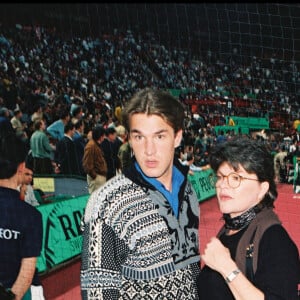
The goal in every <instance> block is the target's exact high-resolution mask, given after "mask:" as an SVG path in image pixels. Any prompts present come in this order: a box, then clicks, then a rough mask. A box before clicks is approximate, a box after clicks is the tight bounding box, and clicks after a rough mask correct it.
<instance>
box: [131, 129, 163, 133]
mask: <svg viewBox="0 0 300 300" xmlns="http://www.w3.org/2000/svg"><path fill="white" fill-rule="evenodd" d="M164 132H167V129H161V130H159V131H156V132H153V134H162V133H164ZM130 133H140V134H143V133H142V132H141V131H140V130H138V129H131V130H130Z"/></svg>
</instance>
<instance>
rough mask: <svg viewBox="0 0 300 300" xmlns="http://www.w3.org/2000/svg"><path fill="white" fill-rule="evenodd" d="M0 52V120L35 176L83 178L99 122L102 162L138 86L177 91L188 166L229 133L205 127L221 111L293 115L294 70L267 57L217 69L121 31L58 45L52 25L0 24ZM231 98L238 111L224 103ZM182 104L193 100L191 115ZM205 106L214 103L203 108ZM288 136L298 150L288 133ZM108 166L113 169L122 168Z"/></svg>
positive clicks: (232, 61) (280, 140)
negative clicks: (18, 140)
mask: <svg viewBox="0 0 300 300" xmlns="http://www.w3.org/2000/svg"><path fill="white" fill-rule="evenodd" d="M0 46H1V52H0V78H1V81H0V116H1V117H2V118H7V119H9V120H10V122H11V124H12V126H13V128H14V129H15V131H16V133H17V135H19V136H21V137H22V138H23V139H24V140H26V141H27V144H28V148H29V150H30V155H31V156H32V159H33V164H34V170H35V173H45V174H48V173H66V174H76V175H84V176H85V175H86V172H85V170H84V168H83V166H82V160H83V155H84V148H85V145H86V144H87V142H88V141H89V140H91V139H92V131H93V129H94V128H95V126H98V125H100V126H102V127H103V128H104V129H105V130H106V136H105V139H104V142H103V143H102V142H101V144H103V145H104V144H105V143H106V142H107V141H108V142H109V143H108V145H106V146H105V147H104V146H103V149H105V150H104V155H105V156H106V157H109V155H108V154H107V152H109V150H107V149H110V147H111V144H112V143H114V141H115V140H117V139H116V136H117V134H116V133H115V132H113V129H114V128H118V126H120V125H121V118H120V115H121V111H122V107H123V105H124V103H126V101H127V100H128V99H129V98H130V97H131V96H132V95H133V94H134V93H135V92H136V91H137V90H139V89H141V88H144V87H155V88H158V89H177V90H178V89H179V90H181V91H182V92H181V93H180V94H179V99H180V100H181V102H182V103H184V105H185V107H186V112H187V113H186V131H185V133H184V139H183V143H182V147H181V148H182V151H183V154H186V152H187V151H186V149H188V148H189V147H191V146H192V147H193V152H194V154H195V157H194V163H195V164H196V165H198V166H204V165H206V164H207V162H206V156H207V154H208V152H209V149H210V147H211V146H212V145H213V144H214V143H219V142H220V141H222V140H226V139H229V138H230V137H231V135H232V134H233V132H232V133H229V134H228V133H227V134H225V133H224V132H215V130H214V125H219V124H224V119H225V115H227V114H228V113H230V114H231V115H237V116H255V117H267V118H272V116H275V115H276V114H278V113H279V114H280V115H281V116H286V121H287V120H288V121H290V122H288V121H287V122H286V123H285V124H288V126H290V128H291V127H292V125H291V121H292V120H296V119H299V118H300V109H299V101H298V100H297V97H298V95H299V91H298V90H297V84H298V85H299V80H300V76H299V70H298V68H297V67H298V66H297V65H296V63H287V62H284V61H282V60H279V59H277V58H276V57H275V56H274V57H271V58H269V60H268V61H267V63H266V61H265V60H262V59H260V58H257V57H250V58H249V61H248V62H242V61H240V56H238V55H236V53H235V52H234V51H233V53H232V55H231V56H230V57H229V58H228V61H226V62H224V61H222V60H221V59H220V58H219V57H218V56H217V55H216V54H213V53H208V57H204V56H202V57H199V58H198V59H196V58H193V59H191V55H190V54H189V53H188V52H187V51H180V50H177V49H172V50H170V49H167V48H166V47H165V46H164V45H161V44H159V43H158V42H156V41H155V40H153V38H152V39H150V40H148V39H146V38H144V37H142V34H138V35H136V36H135V35H134V34H133V33H132V32H131V31H129V30H128V31H126V32H119V31H118V30H115V31H114V32H113V33H111V34H107V35H103V36H99V37H98V38H91V37H85V38H80V37H76V36H72V37H71V38H70V39H67V38H62V36H61V35H60V34H59V33H58V32H56V31H55V30H54V29H53V28H52V29H49V28H43V27H38V26H21V25H19V24H18V25H17V26H16V27H14V28H4V27H3V26H2V27H0ZM225 95H226V96H225ZM249 95H252V96H249ZM226 97H227V98H228V97H231V99H232V101H233V106H232V108H231V109H230V112H229V111H228V107H227V106H226V105H223V104H224V103H223V104H222V103H221V102H222V101H221V100H222V99H223V100H224V99H226ZM238 98H239V99H240V100H241V99H242V100H244V101H248V102H247V103H248V105H246V106H239V105H234V103H235V101H236V103H238ZM188 100H193V101H194V102H195V103H197V101H201V102H199V103H202V104H201V105H198V107H197V117H195V115H193V112H192V109H191V106H190V105H189V104H188V103H189V102H188ZM209 100H214V101H215V105H205V102H203V101H207V103H208V101H209ZM203 103H204V104H203ZM220 103H221V104H220ZM216 118H217V120H218V122H219V124H216V122H215V120H216ZM112 128H113V129H112ZM281 129H283V128H281ZM112 134H113V138H112V139H111V138H110V136H111V135H112ZM284 134H285V132H284V131H281V132H280V134H279V135H278V136H274V135H270V136H267V139H268V141H269V142H270V145H271V146H270V147H271V150H272V151H275V152H278V151H279V149H282V146H283V145H285V140H284V138H285V137H286V136H285V135H284ZM290 138H291V140H295V139H296V140H297V138H298V140H297V142H298V143H299V135H298V136H297V135H296V132H295V133H293V136H290ZM123 142H124V143H125V142H126V138H125V139H123ZM120 146H121V145H120V144H119V145H118V147H117V149H119V148H120ZM288 146H289V145H288ZM288 146H286V147H288ZM297 149H298V148H297ZM297 151H298V150H297ZM114 152H115V156H117V155H118V154H117V150H114ZM71 153H72V155H71ZM111 164H112V165H114V168H115V169H118V168H120V165H121V164H122V162H121V163H119V164H117V165H116V162H114V161H113V162H111ZM114 172H115V171H114ZM112 175H113V174H110V175H109V176H112Z"/></svg>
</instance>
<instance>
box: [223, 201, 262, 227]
mask: <svg viewBox="0 0 300 300" xmlns="http://www.w3.org/2000/svg"><path fill="white" fill-rule="evenodd" d="M262 208H263V207H262V205H261V204H258V205H256V206H254V207H251V208H250V209H248V210H247V211H245V212H244V213H242V214H241V215H240V216H237V217H234V218H231V217H230V215H229V214H223V219H224V221H225V228H226V229H232V230H242V229H244V228H245V227H247V226H248V225H249V224H250V222H251V221H252V220H253V219H255V217H256V215H257V214H258V213H259V212H260V211H261V210H262Z"/></svg>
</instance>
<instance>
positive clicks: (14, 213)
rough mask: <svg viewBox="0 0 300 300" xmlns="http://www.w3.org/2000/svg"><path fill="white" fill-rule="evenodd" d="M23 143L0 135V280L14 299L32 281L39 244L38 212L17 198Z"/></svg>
mask: <svg viewBox="0 0 300 300" xmlns="http://www.w3.org/2000/svg"><path fill="white" fill-rule="evenodd" d="M26 154H27V147H26V146H25V144H24V142H23V141H21V140H20V139H18V138H17V137H16V135H15V134H11V133H7V134H5V133H4V132H3V134H1V135H0V214H1V216H0V282H1V284H2V285H3V286H4V287H5V288H6V289H11V292H13V293H14V294H15V296H16V298H15V299H16V300H20V299H22V297H23V296H24V295H25V294H27V293H29V294H30V286H31V284H32V283H34V282H35V279H36V276H37V272H36V261H37V257H38V256H39V255H40V252H41V248H42V236H43V229H42V226H43V225H42V215H41V213H40V212H39V211H38V210H37V209H36V208H35V207H33V206H31V205H30V204H28V203H26V202H25V201H21V200H20V192H19V191H18V190H17V188H18V186H19V185H20V184H21V183H22V177H23V173H24V169H25V158H26Z"/></svg>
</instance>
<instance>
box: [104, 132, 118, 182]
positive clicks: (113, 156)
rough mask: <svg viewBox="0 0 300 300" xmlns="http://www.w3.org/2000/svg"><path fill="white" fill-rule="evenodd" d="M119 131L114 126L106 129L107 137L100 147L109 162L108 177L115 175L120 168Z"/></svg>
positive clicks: (107, 162)
mask: <svg viewBox="0 0 300 300" xmlns="http://www.w3.org/2000/svg"><path fill="white" fill-rule="evenodd" d="M116 139H117V131H116V129H115V128H114V127H108V128H106V129H105V139H104V140H103V141H102V142H101V144H100V147H101V149H102V151H103V154H104V158H105V161H106V164H107V175H106V179H107V180H109V179H110V178H112V177H114V176H115V175H116V173H117V171H118V170H119V169H120V162H119V157H118V151H119V143H117V142H116Z"/></svg>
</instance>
